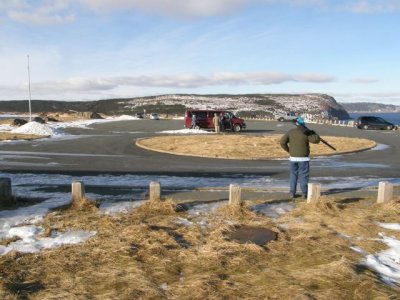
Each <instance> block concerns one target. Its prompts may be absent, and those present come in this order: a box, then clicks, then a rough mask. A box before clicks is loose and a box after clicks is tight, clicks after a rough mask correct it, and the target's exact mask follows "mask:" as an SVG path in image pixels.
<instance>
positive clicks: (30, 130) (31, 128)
mask: <svg viewBox="0 0 400 300" xmlns="http://www.w3.org/2000/svg"><path fill="white" fill-rule="evenodd" d="M11 132H12V133H23V134H33V135H43V136H54V135H61V134H62V133H61V132H60V131H58V130H55V129H54V128H52V127H50V126H49V125H46V124H40V123H37V122H28V123H26V124H24V125H22V126H21V127H18V128H16V129H13V130H11Z"/></svg>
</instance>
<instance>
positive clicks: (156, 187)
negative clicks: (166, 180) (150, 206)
mask: <svg viewBox="0 0 400 300" xmlns="http://www.w3.org/2000/svg"><path fill="white" fill-rule="evenodd" d="M149 196H150V197H149V198H150V201H160V200H161V185H160V183H159V182H158V181H152V182H150V192H149Z"/></svg>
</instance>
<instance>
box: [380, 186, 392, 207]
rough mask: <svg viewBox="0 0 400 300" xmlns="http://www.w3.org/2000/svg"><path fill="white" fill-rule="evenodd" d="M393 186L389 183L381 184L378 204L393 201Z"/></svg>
mask: <svg viewBox="0 0 400 300" xmlns="http://www.w3.org/2000/svg"><path fill="white" fill-rule="evenodd" d="M392 198H393V184H391V183H390V182H387V181H381V182H379V188H378V199H377V203H386V202H390V201H392Z"/></svg>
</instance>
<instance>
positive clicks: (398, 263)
mask: <svg viewBox="0 0 400 300" xmlns="http://www.w3.org/2000/svg"><path fill="white" fill-rule="evenodd" d="M382 225H383V226H382ZM382 225H381V226H382V227H384V228H386V227H385V224H382ZM393 225H394V224H391V226H389V227H393V228H394V227H397V228H396V230H400V224H397V226H393ZM379 236H380V241H381V242H382V243H385V244H386V245H387V246H388V247H389V248H388V249H386V250H383V251H381V252H379V253H376V254H368V255H367V256H366V257H365V259H364V260H363V263H364V264H365V265H366V266H367V267H368V268H370V269H372V270H374V271H375V272H377V273H378V274H379V276H380V277H381V279H382V281H384V282H385V283H387V284H389V285H394V286H398V287H400V241H399V240H397V239H395V238H394V237H388V236H386V235H384V234H383V233H380V234H379Z"/></svg>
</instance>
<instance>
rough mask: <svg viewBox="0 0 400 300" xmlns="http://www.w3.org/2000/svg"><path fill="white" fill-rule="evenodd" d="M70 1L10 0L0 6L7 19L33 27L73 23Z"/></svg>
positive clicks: (73, 17)
mask: <svg viewBox="0 0 400 300" xmlns="http://www.w3.org/2000/svg"><path fill="white" fill-rule="evenodd" d="M71 3H72V0H39V1H36V2H33V1H28V0H10V1H7V2H3V3H1V4H0V12H1V11H3V12H5V14H6V15H7V16H8V18H9V19H11V20H13V21H16V22H21V23H27V24H35V25H47V24H57V23H66V22H73V21H74V20H75V16H74V14H73V13H71V12H70V6H71Z"/></svg>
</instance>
